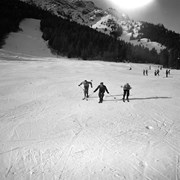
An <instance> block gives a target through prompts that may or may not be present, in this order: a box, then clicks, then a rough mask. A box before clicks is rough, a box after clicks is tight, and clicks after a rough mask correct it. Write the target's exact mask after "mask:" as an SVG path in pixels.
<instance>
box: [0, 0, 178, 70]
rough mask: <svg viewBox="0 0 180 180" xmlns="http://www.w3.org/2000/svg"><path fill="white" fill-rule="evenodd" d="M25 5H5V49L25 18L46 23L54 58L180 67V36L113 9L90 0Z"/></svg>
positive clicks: (13, 1) (12, 1) (1, 33)
mask: <svg viewBox="0 0 180 180" xmlns="http://www.w3.org/2000/svg"><path fill="white" fill-rule="evenodd" d="M24 1H25V3H24V2H22V1H19V0H9V1H8V3H7V1H6V0H2V1H1V2H0V5H1V6H0V24H1V26H2V28H1V30H0V47H2V46H3V44H4V40H5V39H6V37H7V35H8V34H9V33H10V32H12V31H13V32H17V31H20V30H21V29H20V27H19V23H20V22H21V21H22V20H23V19H24V18H36V19H40V20H41V26H40V28H41V31H42V33H43V34H42V37H43V39H44V40H46V41H47V42H46V44H47V45H48V47H49V48H50V49H51V52H53V53H54V54H57V55H61V56H66V57H69V58H71V57H72V58H79V59H84V60H87V59H88V60H94V59H98V60H103V61H114V62H123V61H129V62H136V63H156V64H161V65H163V66H164V67H171V68H176V69H179V68H180V62H179V60H178V59H179V49H178V47H180V46H179V35H178V34H174V33H173V32H171V31H168V30H166V29H165V28H162V27H161V26H156V25H153V26H152V27H151V28H150V29H151V31H150V32H149V31H147V29H148V27H149V26H150V25H148V26H147V25H146V26H145V24H144V23H143V22H135V21H133V20H131V19H130V18H129V17H128V16H127V15H125V14H124V13H122V12H117V11H116V10H114V9H112V8H110V9H107V10H102V9H100V8H98V7H96V5H95V4H94V3H92V2H90V1H72V2H69V1H63V0H59V1H57V0H54V1H49V0H46V1H41V0H38V1H33V0H31V1H28V0H27V1H26V0H24ZM11 9H12V10H11ZM61 9H63V11H61ZM62 26H64V27H62ZM162 29H163V31H162ZM77 30H78V31H77ZM99 31H100V32H99ZM159 34H162V36H160V35H159ZM157 37H158V38H157Z"/></svg>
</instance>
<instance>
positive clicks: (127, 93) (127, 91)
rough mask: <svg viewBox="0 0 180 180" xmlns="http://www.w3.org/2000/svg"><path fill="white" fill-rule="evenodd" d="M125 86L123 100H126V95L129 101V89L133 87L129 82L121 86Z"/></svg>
mask: <svg viewBox="0 0 180 180" xmlns="http://www.w3.org/2000/svg"><path fill="white" fill-rule="evenodd" d="M121 87H123V91H124V93H123V102H125V96H126V100H127V101H128V102H129V91H130V89H132V88H131V86H130V85H129V83H126V84H125V85H124V86H121Z"/></svg>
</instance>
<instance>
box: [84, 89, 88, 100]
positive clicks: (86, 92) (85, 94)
mask: <svg viewBox="0 0 180 180" xmlns="http://www.w3.org/2000/svg"><path fill="white" fill-rule="evenodd" d="M88 91H89V88H84V97H87V98H88V97H89V94H88Z"/></svg>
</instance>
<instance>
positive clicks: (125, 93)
mask: <svg viewBox="0 0 180 180" xmlns="http://www.w3.org/2000/svg"><path fill="white" fill-rule="evenodd" d="M125 96H126V99H127V100H128V99H129V90H124V94H123V100H125Z"/></svg>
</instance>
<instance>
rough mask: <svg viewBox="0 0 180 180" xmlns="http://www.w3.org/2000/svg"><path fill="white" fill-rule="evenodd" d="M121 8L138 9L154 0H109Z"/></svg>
mask: <svg viewBox="0 0 180 180" xmlns="http://www.w3.org/2000/svg"><path fill="white" fill-rule="evenodd" d="M109 1H110V2H112V3H113V4H114V5H115V6H117V7H118V8H120V9H127V10H130V9H137V8H141V7H144V6H145V5H148V4H149V3H151V2H152V1H154V0H109Z"/></svg>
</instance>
